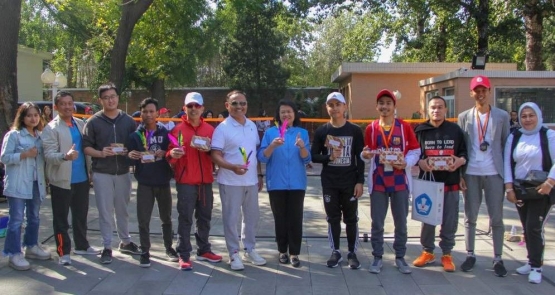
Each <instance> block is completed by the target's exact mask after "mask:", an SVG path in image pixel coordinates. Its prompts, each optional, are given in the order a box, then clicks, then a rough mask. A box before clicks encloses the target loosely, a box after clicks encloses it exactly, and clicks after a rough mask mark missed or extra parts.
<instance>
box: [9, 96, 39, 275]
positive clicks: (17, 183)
mask: <svg viewBox="0 0 555 295" xmlns="http://www.w3.org/2000/svg"><path fill="white" fill-rule="evenodd" d="M42 128H43V122H42V119H41V117H40V108H39V107H38V106H37V105H35V104H33V103H30V102H26V103H23V104H22V105H21V106H20V107H19V108H18V110H17V113H16V115H15V119H14V123H13V125H12V128H11V130H10V131H9V132H8V133H6V135H5V136H4V140H3V142H2V151H1V154H0V161H1V162H2V163H4V165H6V176H5V178H4V180H5V186H4V195H5V196H6V197H7V199H8V207H9V216H10V219H9V221H8V227H7V232H6V240H5V241H4V251H3V252H2V253H3V255H4V256H9V263H8V265H9V266H10V267H11V268H13V269H15V270H28V269H30V268H31V265H30V264H29V262H28V261H27V260H26V259H25V258H29V259H38V260H48V259H50V252H48V251H45V250H44V249H42V247H41V246H40V245H39V242H38V238H39V225H40V217H39V211H40V205H41V203H42V201H43V200H44V198H45V197H46V181H45V178H44V153H43V149H42V139H41V130H42ZM24 219H26V226H25V234H24V235H23V243H22V242H21V228H22V225H23V222H24ZM21 245H23V246H24V247H25V248H26V249H25V257H24V256H23V253H22V252H21Z"/></svg>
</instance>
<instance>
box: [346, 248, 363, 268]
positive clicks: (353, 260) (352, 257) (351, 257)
mask: <svg viewBox="0 0 555 295" xmlns="http://www.w3.org/2000/svg"><path fill="white" fill-rule="evenodd" d="M347 261H348V262H349V267H350V268H351V269H359V268H360V262H359V261H358V259H357V255H356V254H355V253H352V252H349V254H347Z"/></svg>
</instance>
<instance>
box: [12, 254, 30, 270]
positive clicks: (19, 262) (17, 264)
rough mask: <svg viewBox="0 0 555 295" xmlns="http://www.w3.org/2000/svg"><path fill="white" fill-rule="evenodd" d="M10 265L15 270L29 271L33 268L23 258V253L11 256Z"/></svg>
mask: <svg viewBox="0 0 555 295" xmlns="http://www.w3.org/2000/svg"><path fill="white" fill-rule="evenodd" d="M9 265H10V267H11V268H13V269H15V270H28V269H30V268H31V265H30V264H29V262H28V261H27V260H25V257H23V253H17V254H15V255H13V256H10V262H9Z"/></svg>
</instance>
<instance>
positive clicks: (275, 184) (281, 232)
mask: <svg viewBox="0 0 555 295" xmlns="http://www.w3.org/2000/svg"><path fill="white" fill-rule="evenodd" d="M274 120H275V121H276V122H278V124H279V126H282V124H284V122H287V127H286V128H287V129H286V131H285V133H284V134H283V137H282V135H281V133H280V130H279V128H278V127H276V126H273V127H271V128H269V129H267V130H266V132H265V133H264V137H263V138H262V143H261V145H260V149H259V150H258V160H259V161H260V162H261V163H265V164H266V188H267V190H268V193H269V194H270V206H271V207H272V213H273V215H274V220H275V232H276V242H277V246H278V251H279V257H278V260H279V262H280V263H283V264H285V263H288V262H289V261H291V265H293V266H294V267H299V266H300V264H301V261H300V260H299V254H300V252H301V242H302V233H303V209H304V208H303V207H304V196H305V192H306V185H307V179H306V168H305V165H306V164H308V163H309V162H310V159H311V156H310V153H309V150H310V146H309V145H308V142H309V138H308V131H307V130H306V129H304V128H301V127H300V125H301V120H300V118H299V117H298V116H297V108H296V106H295V104H294V103H293V102H291V101H289V100H280V101H279V102H278V108H277V110H276V115H275V118H274ZM289 259H290V260H289Z"/></svg>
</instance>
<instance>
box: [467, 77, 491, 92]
mask: <svg viewBox="0 0 555 295" xmlns="http://www.w3.org/2000/svg"><path fill="white" fill-rule="evenodd" d="M478 86H484V87H486V88H487V89H490V88H491V85H490V84H489V79H488V77H486V76H476V77H474V78H472V81H470V90H474V89H476V87H478Z"/></svg>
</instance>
